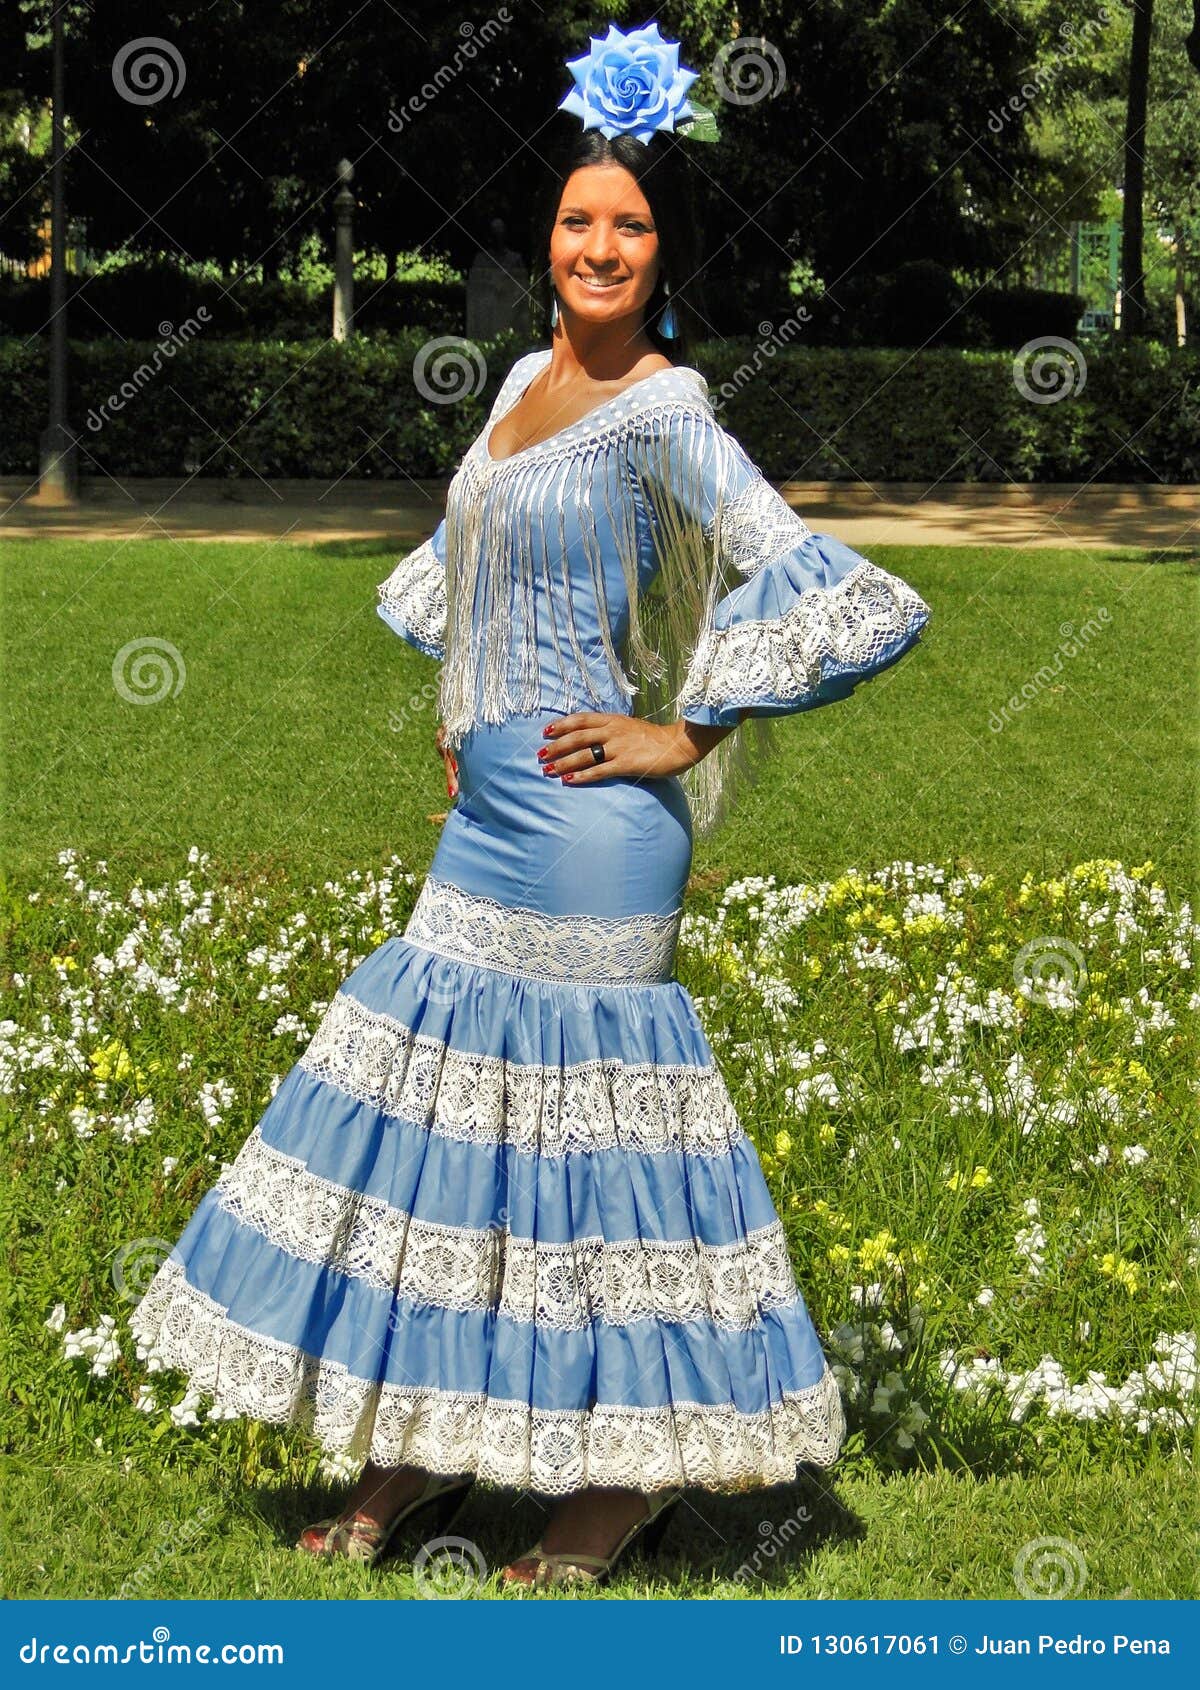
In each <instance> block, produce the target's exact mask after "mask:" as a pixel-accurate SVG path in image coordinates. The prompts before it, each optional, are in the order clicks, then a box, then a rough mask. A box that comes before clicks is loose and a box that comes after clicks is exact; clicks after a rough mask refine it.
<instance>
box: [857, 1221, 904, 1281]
mask: <svg viewBox="0 0 1200 1690" xmlns="http://www.w3.org/2000/svg"><path fill="white" fill-rule="evenodd" d="M895 1242H896V1238H895V1235H894V1234H893V1233H891V1232H889V1231H888V1229H887V1228H886V1227H884V1229H883V1231H882V1232H877V1233H876V1234H875V1236H874V1238H868V1239H865V1240H864V1242H863V1243H862V1244H860V1245H859V1249H858V1260H859V1265H860V1266H861V1267H862V1269H863V1271H864V1272H865V1273H874V1272H875V1270H876V1269H877V1268H880V1267H882V1266H883V1265H884V1264H885V1263H887V1265H888V1266H889V1267H894V1266H895V1263H896V1258H895V1256H893V1254H892V1245H893V1244H894V1243H895Z"/></svg>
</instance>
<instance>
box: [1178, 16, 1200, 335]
mask: <svg viewBox="0 0 1200 1690" xmlns="http://www.w3.org/2000/svg"><path fill="white" fill-rule="evenodd" d="M1197 4H1198V5H1200V0H1197ZM1185 272H1186V265H1185V263H1184V251H1183V230H1182V229H1176V231H1175V344H1176V346H1186V345H1187V282H1186V280H1185Z"/></svg>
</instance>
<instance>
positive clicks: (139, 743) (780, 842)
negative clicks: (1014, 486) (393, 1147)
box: [3, 541, 1200, 891]
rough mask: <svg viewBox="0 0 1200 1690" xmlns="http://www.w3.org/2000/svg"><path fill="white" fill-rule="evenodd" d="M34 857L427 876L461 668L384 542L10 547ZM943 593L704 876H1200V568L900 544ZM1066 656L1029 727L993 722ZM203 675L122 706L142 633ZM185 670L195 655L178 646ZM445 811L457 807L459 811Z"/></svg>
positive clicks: (1179, 882) (791, 737)
mask: <svg viewBox="0 0 1200 1690" xmlns="http://www.w3.org/2000/svg"><path fill="white" fill-rule="evenodd" d="M3 550H4V563H5V565H6V578H7V584H6V588H5V607H4V608H5V614H4V641H5V674H6V676H7V681H6V685H5V689H4V705H5V710H6V714H7V723H6V725H7V727H8V730H9V731H8V736H7V737H8V743H9V746H10V751H9V759H8V771H7V772H8V780H7V801H6V806H5V807H6V811H7V842H6V858H7V861H8V864H9V866H10V867H11V868H12V869H13V870H19V869H21V868H26V869H36V868H37V866H38V865H40V864H42V863H44V862H45V861H46V857H47V852H48V850H50V849H51V848H53V847H55V846H60V845H66V844H70V845H73V846H75V847H77V848H78V849H81V850H85V851H88V852H90V853H92V854H94V855H99V856H103V857H106V858H107V859H108V860H109V861H110V863H113V864H114V865H116V864H118V863H120V862H122V861H123V860H126V861H128V862H129V863H130V864H132V865H134V872H145V873H147V874H148V875H156V874H169V873H170V872H172V871H173V868H174V867H176V866H177V865H178V861H179V858H180V854H181V853H182V852H183V851H185V850H186V849H187V847H188V846H189V845H192V844H197V845H200V846H201V847H202V848H204V849H206V850H210V851H212V852H213V854H214V855H215V856H217V857H218V858H219V859H220V860H221V861H222V862H224V863H226V864H228V865H229V866H230V867H231V868H233V869H236V868H237V867H238V866H239V865H241V864H243V863H245V864H247V865H250V864H253V863H258V864H264V863H279V864H282V865H285V866H286V867H287V868H288V869H289V870H292V871H294V872H297V873H306V874H311V875H321V874H326V873H330V874H338V873H341V872H344V871H345V870H346V869H348V868H350V867H353V866H356V865H361V864H364V863H368V862H377V861H379V860H381V859H384V858H386V857H387V856H388V855H390V853H391V852H392V851H395V852H396V853H398V854H399V855H400V856H401V857H403V858H404V860H405V861H406V862H408V863H409V864H411V866H412V867H414V868H416V869H421V868H424V867H427V866H428V862H429V860H430V858H431V857H432V854H433V851H434V848H435V847H436V844H437V836H438V831H439V826H440V823H439V821H438V820H437V819H436V818H437V817H439V816H440V815H441V813H442V812H443V811H444V809H445V805H446V791H445V783H444V781H443V778H442V765H441V760H440V758H439V757H438V756H437V754H436V752H435V749H434V745H433V734H434V727H435V723H436V715H435V703H434V696H433V684H434V681H435V678H436V674H437V665H436V663H435V662H434V661H433V660H432V659H429V658H426V657H423V656H422V655H421V654H420V653H419V652H416V651H414V650H413V649H412V648H411V647H410V646H408V645H407V644H406V642H404V641H403V640H400V639H398V638H397V637H396V635H394V634H393V633H392V632H391V631H390V630H389V629H388V628H387V627H386V626H385V624H384V623H383V622H382V621H381V620H380V619H379V618H378V617H377V616H376V615H375V613H374V603H375V595H374V588H375V583H376V582H377V581H379V580H381V579H382V578H383V576H384V575H385V574H387V573H388V572H389V570H390V567H391V558H390V554H389V553H387V552H386V551H383V550H381V549H380V548H379V547H378V546H373V545H370V544H363V545H354V544H351V545H336V544H335V545H323V546H313V547H288V546H284V545H270V546H254V545H221V544H199V543H193V542H191V541H170V542H158V541H139V542H128V543H125V544H116V545H112V544H109V543H107V542H91V543H54V542H42V541H28V542H25V541H16V542H8V543H7V545H6V546H5V547H4V548H3ZM871 556H872V558H873V560H874V561H877V562H879V563H880V564H881V565H882V566H883V567H885V568H892V569H894V570H895V571H896V572H897V573H899V574H900V575H902V576H903V577H904V578H905V579H907V580H909V581H911V582H912V584H913V585H914V586H915V587H916V588H917V590H918V591H919V592H920V593H921V594H922V596H923V597H924V598H925V599H926V600H927V601H928V602H929V604H930V605H931V606H932V608H933V619H932V621H931V623H930V626H929V628H928V630H927V632H926V635H925V638H924V641H923V643H922V645H921V646H919V647H918V649H917V650H916V651H915V652H914V653H912V654H911V655H909V656H908V657H906V658H905V659H904V660H903V661H902V662H901V663H900V664H899V665H897V666H896V668H895V669H893V670H891V671H888V672H885V673H884V674H883V675H881V676H879V677H878V678H877V679H876V680H875V681H873V682H872V683H870V684H869V685H868V686H865V687H863V688H861V689H860V690H859V692H858V693H857V694H856V695H855V696H854V697H853V698H851V699H849V700H845V701H842V702H840V703H838V704H837V705H834V706H829V707H826V708H824V709H821V710H817V711H813V712H809V713H804V714H801V715H800V716H797V717H794V718H788V719H785V720H784V721H782V722H780V723H778V724H777V735H778V741H779V745H780V752H779V755H778V758H777V759H776V760H775V763H774V766H773V767H771V768H770V769H769V771H768V772H767V773H766V774H765V775H764V776H763V778H762V779H761V780H760V781H759V783H758V785H757V786H756V787H755V788H753V789H752V790H751V791H750V792H748V793H747V794H746V795H745V796H744V798H743V801H742V803H741V804H740V805H739V807H738V808H737V809H736V810H735V812H734V814H733V816H732V817H731V818H730V819H729V820H728V821H727V822H726V824H725V825H724V826H723V828H722V829H721V830H719V832H718V833H717V834H715V835H714V836H713V837H712V838H710V839H708V840H706V841H700V842H698V844H697V850H696V856H695V864H694V867H695V871H696V874H697V876H698V877H699V878H700V880H701V881H705V880H711V882H712V883H716V882H718V881H720V880H723V879H727V878H730V877H732V876H734V875H739V874H768V873H775V874H777V875H780V876H781V877H786V878H798V877H800V876H817V875H823V874H826V873H833V874H836V873H837V872H839V870H840V869H841V868H843V867H845V866H847V865H850V864H856V863H860V862H867V861H871V862H875V863H879V862H885V861H888V860H890V859H891V858H894V857H897V858H900V859H902V860H903V859H911V860H913V861H921V860H932V859H935V858H936V859H937V860H944V859H953V860H954V861H956V862H958V863H959V864H960V865H961V866H964V867H972V868H980V869H995V870H998V871H1005V872H1008V873H1010V874H1012V875H1013V876H1014V877H1016V878H1019V876H1020V874H1021V873H1023V872H1024V871H1025V870H1026V869H1030V870H1032V871H1033V872H1034V873H1035V874H1041V873H1050V872H1052V871H1055V870H1057V869H1061V868H1062V867H1065V866H1067V865H1068V864H1070V863H1073V862H1077V861H1079V860H1081V859H1084V858H1089V857H1117V858H1120V859H1121V860H1122V861H1124V862H1127V863H1133V862H1141V861H1143V860H1145V859H1146V858H1147V857H1149V858H1151V859H1152V860H1153V861H1154V862H1155V864H1156V865H1157V866H1158V868H1159V870H1160V872H1161V874H1162V876H1163V878H1164V880H1165V882H1166V883H1167V884H1168V885H1170V886H1172V887H1173V888H1176V889H1178V890H1180V891H1184V890H1187V891H1194V889H1195V888H1196V887H1197V885H1198V884H1200V876H1198V875H1197V859H1196V853H1195V847H1194V840H1193V838H1192V834H1191V830H1190V829H1189V828H1188V826H1187V825H1186V824H1185V818H1186V817H1188V816H1190V815H1192V814H1193V812H1194V782H1193V777H1192V771H1193V769H1194V766H1195V744H1196V726H1197V711H1196V684H1195V683H1196V670H1195V650H1194V645H1195V640H1194V629H1195V627H1196V622H1197V615H1196V611H1197V594H1196V580H1195V575H1196V572H1195V564H1194V559H1189V558H1188V557H1186V556H1184V555H1182V554H1177V555H1175V556H1174V557H1173V558H1171V559H1170V560H1167V561H1148V560H1147V559H1146V558H1145V557H1143V556H1142V555H1140V554H1137V553H1113V554H1107V555H1101V556H1096V555H1091V554H1085V553H1081V552H1075V551H1061V552H1060V551H1031V552H1024V553H1022V552H1019V551H1006V550H1002V549H999V548H986V547H979V548H964V549H963V550H961V551H959V550H945V549H937V548H932V549H927V550H923V551H919V550H914V549H912V548H906V547H876V548H873V549H872V551H871ZM1100 612H1106V613H1107V618H1108V619H1107V621H1104V622H1099V621H1098V622H1097V624H1096V627H1097V632H1096V635H1095V638H1093V639H1090V640H1088V641H1087V643H1086V645H1085V648H1084V650H1083V651H1082V652H1081V653H1080V654H1079V655H1077V656H1074V657H1066V658H1064V660H1063V662H1062V665H1061V673H1059V674H1057V675H1055V676H1048V677H1047V678H1046V682H1045V684H1044V685H1039V686H1038V690H1037V696H1036V697H1035V698H1034V699H1033V700H1032V701H1031V702H1030V703H1029V705H1028V707H1027V708H1026V709H1024V710H1023V711H1021V712H1020V713H1019V714H1018V715H1017V716H1016V718H1015V719H1014V721H1012V722H1011V723H1010V724H1009V725H1008V726H1006V727H1005V728H1004V729H1003V731H1001V732H994V731H993V730H992V727H991V726H990V725H989V724H990V722H991V720H992V716H993V712H996V711H999V710H1000V709H1001V708H1002V707H1003V705H1004V703H1005V701H1006V700H1007V699H1009V698H1010V697H1012V696H1013V695H1014V694H1016V693H1018V692H1019V691H1020V689H1021V687H1022V686H1023V685H1024V684H1026V683H1028V682H1030V681H1031V680H1032V678H1033V677H1034V676H1035V675H1036V673H1037V672H1038V671H1039V669H1042V668H1043V666H1047V665H1051V664H1052V663H1053V662H1054V658H1055V652H1056V650H1058V648H1060V647H1061V646H1062V644H1063V640H1064V634H1063V632H1062V630H1063V629H1064V628H1065V627H1066V626H1067V625H1070V626H1071V627H1073V628H1075V629H1080V628H1082V627H1083V626H1084V624H1085V623H1086V622H1087V620H1088V618H1089V617H1093V618H1096V617H1098V616H1099V613H1100ZM143 638H157V639H162V640H167V641H169V642H170V643H171V645H172V646H174V647H175V648H176V650H177V651H178V653H179V654H180V657H181V658H182V662H183V665H184V677H183V685H182V687H181V689H180V690H179V691H178V692H177V693H176V694H175V696H172V697H171V698H169V699H167V700H165V701H164V702H162V703H159V704H154V705H137V704H131V703H128V702H126V701H125V700H124V699H123V698H122V697H121V696H119V694H118V692H117V690H116V688H115V687H114V683H113V675H112V669H113V662H114V658H115V657H116V654H117V653H118V651H119V650H121V649H122V648H123V647H124V646H125V645H126V643H127V642H129V641H132V640H137V639H143ZM172 661H173V662H174V661H175V660H174V659H172ZM431 818H434V819H431Z"/></svg>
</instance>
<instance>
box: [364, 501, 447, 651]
mask: <svg viewBox="0 0 1200 1690" xmlns="http://www.w3.org/2000/svg"><path fill="white" fill-rule="evenodd" d="M377 592H378V595H379V603H378V604H377V605H376V606H375V608H376V610H377V611H378V612H379V614H380V616H382V618H383V620H384V621H385V622H386V623H387V625H388V627H389V628H391V629H392V630H393V631H394V632H395V633H397V634H399V635H400V637H401V638H402V639H405V640H407V641H408V643H409V644H410V645H414V646H416V648H417V650H418V651H423V652H425V654H426V655H427V656H428V657H437V658H444V657H445V655H446V519H445V518H444V517H443V518H442V520H441V522H439V523H438V525H437V527H436V528H435V529H434V531H433V534H432V535H431V536H430V538H429V539H428V540H426V541H425V542H424V544H423V545H420V546H418V547H417V548H416V550H415V551H411V552H409V553H408V555H407V557H403V558H401V560H400V562H399V563H398V564H397V565H396V567H395V569H393V570H392V573H391V574H390V575H389V576H388V578H387V580H386V581H381V582H380V583H379V586H378V588H377Z"/></svg>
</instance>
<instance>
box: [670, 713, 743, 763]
mask: <svg viewBox="0 0 1200 1690" xmlns="http://www.w3.org/2000/svg"><path fill="white" fill-rule="evenodd" d="M734 731H735V730H734V729H733V728H720V727H707V726H705V725H704V724H703V723H701V722H688V721H685V720H684V719H683V718H682V717H681V718H680V719H679V721H677V722H672V724H671V732H672V734H673V735H674V736H675V741H676V746H677V749H678V753H679V756H680V757H681V758H682V760H683V765H684V767H685V768H692V767H693V766H694V765H695V764H696V763H699V762H700V761H701V759H702V758H704V757H707V755H708V753H709V752H710V751H711V750H712V748H713V746H714V745H719V744H720V743H721V741H722V740H723V739H724V738H725V737H726V736H727V735H728V734H731V733H733V732H734Z"/></svg>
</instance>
